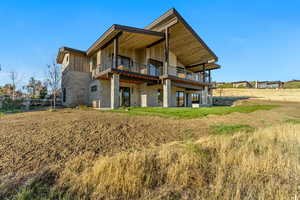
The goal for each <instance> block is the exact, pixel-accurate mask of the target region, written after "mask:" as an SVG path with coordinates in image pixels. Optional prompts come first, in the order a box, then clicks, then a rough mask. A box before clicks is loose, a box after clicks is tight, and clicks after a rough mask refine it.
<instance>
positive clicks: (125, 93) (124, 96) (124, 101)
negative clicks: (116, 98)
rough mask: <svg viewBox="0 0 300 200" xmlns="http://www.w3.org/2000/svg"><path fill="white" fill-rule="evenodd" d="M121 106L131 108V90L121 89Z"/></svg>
mask: <svg viewBox="0 0 300 200" xmlns="http://www.w3.org/2000/svg"><path fill="white" fill-rule="evenodd" d="M120 106H124V107H129V106H130V88H129V87H120Z"/></svg>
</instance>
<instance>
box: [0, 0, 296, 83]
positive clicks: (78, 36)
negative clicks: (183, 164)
mask: <svg viewBox="0 0 300 200" xmlns="http://www.w3.org/2000/svg"><path fill="white" fill-rule="evenodd" d="M172 7H175V8H176V9H177V10H178V11H179V13H180V14H181V15H182V16H183V17H184V18H185V19H186V20H187V22H188V23H189V24H190V25H191V26H192V27H193V28H194V29H195V31H196V32H197V33H198V34H199V35H200V37H201V38H202V39H203V40H204V41H205V42H206V43H207V45H208V46H209V47H210V48H211V49H212V50H213V51H214V52H215V53H216V54H217V56H218V57H219V64H221V65H222V68H221V69H219V70H215V71H214V72H213V79H214V80H217V81H238V80H283V81H285V80H290V79H300V70H299V67H300V11H299V10H300V1H297V0H289V1H277V0H272V1H271V0H263V1H258V0H252V1H238V0H236V1H231V0H227V1H222V0H207V1H206V0H198V1H197V0H195V1H193V0H189V1H186V0H185V1H168V0H165V1H155V0H152V1H133V0H132V1H129V0H128V1H83V0H82V1H80V0H78V1H55V0H52V1H46V0H44V1H42V0H41V1H37V0H36V1H35V0H32V1H25V0H24V1H21V0H20V1H14V0H10V1H8V0H7V1H1V2H0V64H1V65H2V72H0V85H3V84H4V83H6V82H9V79H8V78H7V76H8V75H7V72H8V71H11V70H15V71H17V72H19V74H20V77H19V79H20V81H19V85H22V84H24V83H26V81H27V80H28V78H29V77H31V76H35V77H36V78H38V79H43V78H44V76H45V73H46V72H45V71H46V64H48V63H51V62H52V60H53V59H54V58H55V57H56V54H57V50H58V48H59V47H61V46H70V47H73V48H77V49H82V50H86V49H87V48H88V47H89V46H90V45H91V44H92V43H93V42H94V41H95V40H96V39H97V38H98V37H99V36H100V35H101V34H102V33H103V32H104V31H105V30H106V29H107V28H108V27H110V26H111V25H112V24H124V25H129V26H136V27H141V28H142V27H144V26H146V25H147V24H149V23H150V22H151V21H152V20H154V19H156V18H157V17H159V16H160V15H161V14H162V13H164V12H165V11H167V10H168V9H170V8H172Z"/></svg>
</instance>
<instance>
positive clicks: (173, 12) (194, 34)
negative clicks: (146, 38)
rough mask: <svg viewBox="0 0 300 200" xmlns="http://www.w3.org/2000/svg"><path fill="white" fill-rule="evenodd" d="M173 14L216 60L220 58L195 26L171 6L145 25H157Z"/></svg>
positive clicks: (151, 26) (149, 26)
mask: <svg viewBox="0 0 300 200" xmlns="http://www.w3.org/2000/svg"><path fill="white" fill-rule="evenodd" d="M171 15H175V16H176V17H177V18H178V20H179V21H180V22H182V24H183V25H184V26H185V27H186V28H187V29H188V30H189V31H190V32H191V33H192V35H193V36H194V37H195V38H196V39H197V40H198V41H199V42H200V43H201V45H202V46H203V47H204V48H205V49H206V50H207V51H208V52H209V53H210V54H211V56H212V57H213V58H214V62H217V61H218V60H219V59H218V57H217V56H216V54H215V53H214V52H213V51H212V50H211V49H210V48H209V47H208V46H207V44H206V43H205V42H204V41H203V40H202V39H201V38H200V36H199V35H198V34H197V33H196V32H195V31H194V30H193V28H192V27H191V26H190V25H189V24H188V23H187V22H186V21H185V20H184V19H183V17H182V16H181V15H180V14H179V13H178V11H177V10H176V9H175V8H171V9H170V10H168V11H167V12H165V13H164V14H163V15H161V16H160V17H159V18H157V19H156V20H154V21H153V22H152V23H151V24H149V25H148V26H146V27H145V29H151V28H153V27H155V26H156V25H157V24H159V23H160V22H162V21H163V20H165V19H166V18H168V17H170V16H171Z"/></svg>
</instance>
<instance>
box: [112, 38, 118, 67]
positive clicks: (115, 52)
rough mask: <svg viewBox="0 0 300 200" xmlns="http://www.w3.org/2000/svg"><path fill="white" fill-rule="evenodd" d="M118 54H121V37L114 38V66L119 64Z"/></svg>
mask: <svg viewBox="0 0 300 200" xmlns="http://www.w3.org/2000/svg"><path fill="white" fill-rule="evenodd" d="M118 54H119V37H115V38H114V55H113V66H112V67H113V68H115V69H116V68H117V66H118Z"/></svg>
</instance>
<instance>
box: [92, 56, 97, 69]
mask: <svg viewBox="0 0 300 200" xmlns="http://www.w3.org/2000/svg"><path fill="white" fill-rule="evenodd" d="M92 66H93V69H96V67H97V55H94V56H93V57H92Z"/></svg>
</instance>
